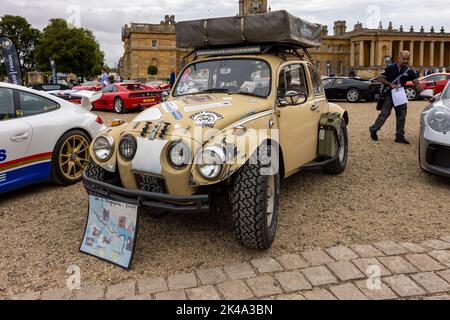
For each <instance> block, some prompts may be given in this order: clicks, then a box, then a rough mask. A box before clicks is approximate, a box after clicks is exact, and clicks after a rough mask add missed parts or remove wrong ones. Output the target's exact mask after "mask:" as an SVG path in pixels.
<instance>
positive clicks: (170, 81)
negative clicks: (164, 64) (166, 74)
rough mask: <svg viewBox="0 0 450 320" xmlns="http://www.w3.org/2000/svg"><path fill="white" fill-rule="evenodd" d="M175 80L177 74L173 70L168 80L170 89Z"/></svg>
mask: <svg viewBox="0 0 450 320" xmlns="http://www.w3.org/2000/svg"><path fill="white" fill-rule="evenodd" d="M176 80H177V73H176V72H175V69H173V70H172V72H171V73H170V79H169V83H170V88H172V87H173V85H174V84H175V81H176Z"/></svg>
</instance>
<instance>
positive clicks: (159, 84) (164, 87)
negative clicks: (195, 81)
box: [145, 80, 170, 91]
mask: <svg viewBox="0 0 450 320" xmlns="http://www.w3.org/2000/svg"><path fill="white" fill-rule="evenodd" d="M145 84H146V85H147V86H155V87H158V88H160V89H161V90H164V91H166V90H170V83H167V82H164V81H159V80H155V81H149V82H146V83H145Z"/></svg>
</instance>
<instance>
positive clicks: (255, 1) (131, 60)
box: [119, 0, 450, 79]
mask: <svg viewBox="0 0 450 320" xmlns="http://www.w3.org/2000/svg"><path fill="white" fill-rule="evenodd" d="M267 11H270V8H268V7H267V0H240V1H239V15H241V16H243V15H248V14H258V13H264V12H267ZM175 32H176V31H175V17H174V16H166V17H165V20H164V21H161V23H160V24H138V23H132V24H131V25H130V26H128V25H125V27H123V30H122V41H123V42H124V47H125V54H124V56H123V57H122V58H121V59H120V61H119V72H120V74H121V75H122V76H123V77H124V78H125V79H126V78H128V77H129V78H131V79H147V78H148V74H147V68H148V66H149V65H151V64H153V65H156V66H157V67H158V69H159V73H158V75H157V76H156V77H157V78H168V77H169V74H170V72H171V71H172V70H177V71H179V67H180V65H181V61H182V58H183V56H185V55H186V54H187V53H188V52H189V50H185V49H177V48H176V41H175ZM402 50H409V51H410V52H411V54H412V64H413V66H414V67H416V69H418V70H420V71H423V70H424V69H425V68H443V67H447V69H448V70H449V71H450V33H446V32H445V30H444V27H442V28H441V29H440V30H435V29H434V28H432V29H431V30H430V31H429V32H426V31H425V30H424V28H423V27H421V28H420V29H417V31H416V30H415V29H414V27H413V26H411V28H409V29H408V30H404V28H403V27H402V26H401V27H400V28H399V29H394V28H393V26H392V23H389V26H388V27H387V28H383V26H382V24H381V22H380V25H379V27H378V28H377V29H368V28H364V27H363V25H362V24H361V23H357V24H356V25H355V26H354V28H353V30H352V31H347V23H346V21H336V22H335V23H334V28H333V35H328V27H327V26H324V31H323V41H322V46H321V47H320V48H317V49H312V50H310V51H311V54H312V56H313V58H314V61H315V63H316V65H317V67H318V68H319V70H320V73H321V74H322V75H329V74H336V75H347V74H348V72H349V70H350V69H351V68H354V69H355V71H356V73H357V75H358V76H361V77H371V76H375V75H377V74H378V73H379V72H380V71H382V70H383V69H384V67H385V66H386V57H391V58H392V59H393V60H396V59H397V57H398V55H399V53H400V51H402Z"/></svg>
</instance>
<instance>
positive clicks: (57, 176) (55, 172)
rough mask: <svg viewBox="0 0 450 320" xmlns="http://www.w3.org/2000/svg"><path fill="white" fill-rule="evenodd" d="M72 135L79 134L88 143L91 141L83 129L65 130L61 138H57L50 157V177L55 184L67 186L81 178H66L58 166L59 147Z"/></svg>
mask: <svg viewBox="0 0 450 320" xmlns="http://www.w3.org/2000/svg"><path fill="white" fill-rule="evenodd" d="M73 135H79V136H82V137H84V138H85V139H86V140H87V142H88V144H90V142H91V138H90V137H89V136H88V135H87V134H86V133H85V132H84V131H81V130H71V131H69V132H66V133H65V134H63V135H62V136H61V138H59V140H58V141H57V142H56V145H55V148H54V149H53V153H52V159H51V177H52V180H53V182H55V183H57V184H61V185H66V186H68V185H72V184H75V183H77V182H79V181H80V180H81V177H80V178H79V179H77V180H72V179H68V178H67V177H65V176H64V174H63V173H62V169H61V167H60V166H59V155H60V153H61V148H63V145H64V143H65V141H66V140H67V139H68V138H69V137H71V136H73Z"/></svg>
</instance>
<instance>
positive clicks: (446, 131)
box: [419, 83, 450, 177]
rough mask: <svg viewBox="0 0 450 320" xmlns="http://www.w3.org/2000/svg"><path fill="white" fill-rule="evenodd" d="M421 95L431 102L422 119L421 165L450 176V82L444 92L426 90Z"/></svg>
mask: <svg viewBox="0 0 450 320" xmlns="http://www.w3.org/2000/svg"><path fill="white" fill-rule="evenodd" d="M420 96H421V97H422V98H424V99H426V100H428V101H430V102H431V103H430V105H428V106H427V107H426V108H425V109H424V110H423V112H422V116H421V120H420V144H419V145H420V146H419V160H420V167H421V168H422V169H423V170H425V171H428V172H431V173H434V174H438V175H442V176H446V177H450V83H449V84H447V86H446V88H445V89H444V91H443V92H442V94H439V95H436V96H434V94H433V90H425V91H423V92H422V93H421V95H420Z"/></svg>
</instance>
